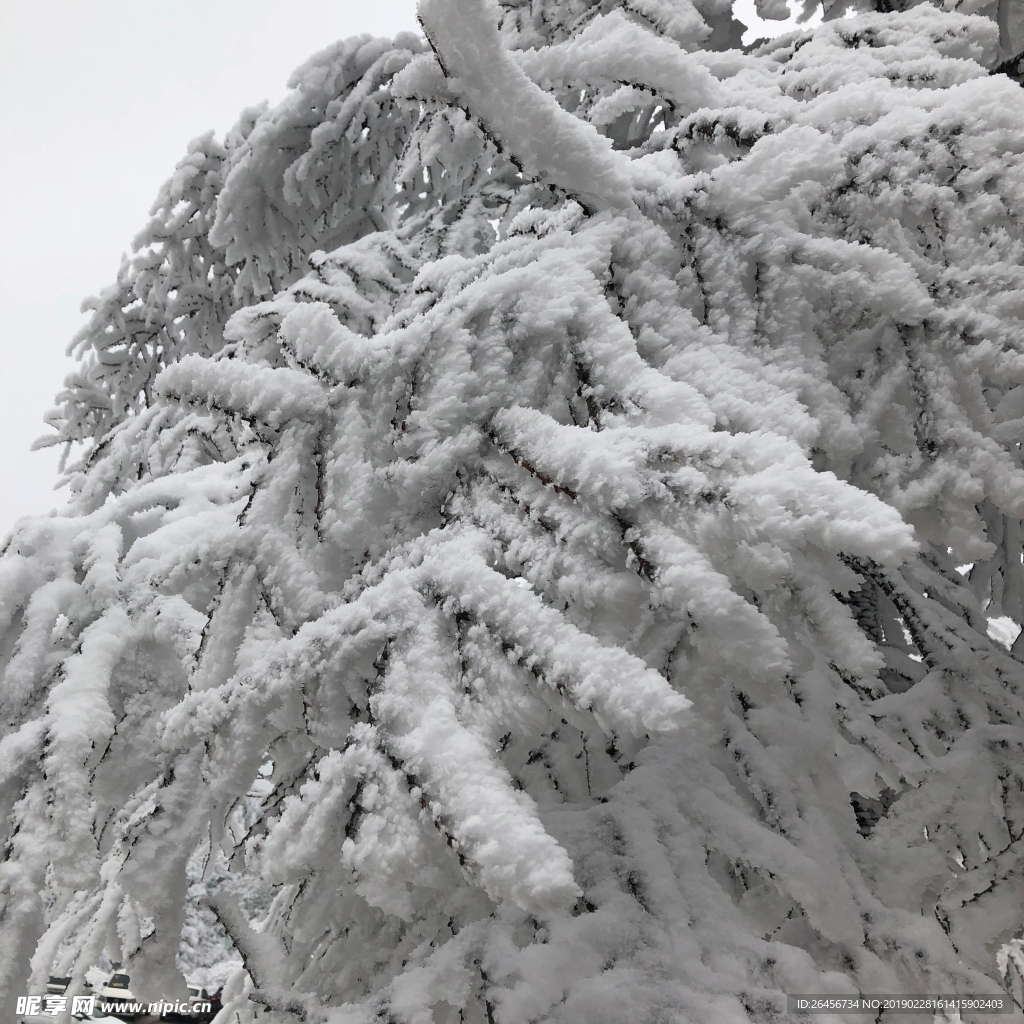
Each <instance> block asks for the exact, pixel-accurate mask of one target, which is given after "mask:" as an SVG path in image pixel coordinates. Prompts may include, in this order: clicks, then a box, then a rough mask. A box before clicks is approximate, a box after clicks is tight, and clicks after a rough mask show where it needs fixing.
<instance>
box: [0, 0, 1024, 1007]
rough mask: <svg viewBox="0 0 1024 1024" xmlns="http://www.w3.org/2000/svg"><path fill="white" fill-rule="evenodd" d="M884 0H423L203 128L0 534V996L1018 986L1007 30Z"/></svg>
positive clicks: (1017, 222) (343, 1002)
mask: <svg viewBox="0 0 1024 1024" xmlns="http://www.w3.org/2000/svg"><path fill="white" fill-rule="evenodd" d="M876 6H878V7H881V6H882V4H881V3H879V4H877V5H876V4H862V5H861V7H864V8H865V10H863V11H860V12H859V13H858V14H856V15H855V16H852V17H847V18H838V17H833V18H830V19H829V20H826V21H825V22H824V23H823V24H822V25H821V26H819V27H818V28H817V29H814V30H808V31H802V32H798V33H794V34H790V35H787V36H784V37H781V38H779V39H777V40H775V41H772V42H769V43H763V44H760V45H759V46H757V47H756V48H754V49H752V50H750V51H749V52H747V51H744V50H743V49H742V48H741V47H740V46H739V33H740V32H741V31H742V27H741V26H740V25H739V24H738V23H737V22H736V21H735V19H734V18H733V17H732V15H731V11H730V3H729V2H728V0H631V2H630V3H625V2H619V0H602V2H599V3H593V2H590V0H529V2H526V0H504V2H502V3H500V4H499V3H495V2H494V0H422V2H421V4H420V9H419V10H420V17H421V23H422V27H423V32H424V38H422V39H421V38H419V37H415V36H412V35H404V36H400V37H399V38H397V39H395V40H394V41H383V40H376V39H370V38H368V37H361V38H358V39H353V40H348V41H346V42H343V43H340V44H337V45H335V46H332V47H329V48H328V49H326V50H323V51H322V52H321V53H319V54H317V55H316V56H315V57H314V58H313V59H312V60H311V61H310V62H308V63H307V64H306V65H304V66H303V67H302V68H300V69H299V70H298V71H297V72H296V73H295V76H294V78H293V80H292V83H291V86H292V92H291V94H290V95H289V97H288V98H287V99H286V100H285V101H284V102H283V103H282V104H281V105H280V106H278V107H277V108H275V109H253V110H250V111H247V112H245V113H244V114H243V116H242V118H241V121H240V123H239V125H238V127H237V128H236V129H235V130H234V131H232V132H231V133H230V134H229V135H228V137H227V138H226V139H225V140H224V141H223V142H218V141H217V140H215V139H214V138H213V137H212V136H204V137H202V138H200V139H198V140H197V141H195V142H194V143H193V144H192V146H191V147H190V150H189V153H188V154H187V156H186V157H185V159H184V160H183V161H182V163H181V164H180V165H179V167H178V169H177V170H176V172H175V174H174V176H173V177H172V178H171V180H170V181H169V183H168V184H167V186H166V187H165V189H164V190H163V192H162V193H161V195H160V196H159V198H158V200H157V202H156V204H155V206H154V216H153V220H152V221H151V223H150V225H149V227H148V228H147V229H146V230H145V231H144V232H143V234H142V235H140V236H139V238H138V239H137V240H136V247H135V253H134V256H133V257H132V259H131V260H130V261H128V262H127V263H126V264H125V266H124V267H123V269H122V272H121V274H120V276H119V279H118V282H117V284H116V285H115V286H114V287H113V288H112V289H111V290H109V291H108V292H106V293H104V295H102V296H101V297H100V298H99V299H98V300H95V303H94V312H93V316H92V319H91V321H90V323H89V325H88V327H87V328H86V329H85V330H84V331H83V332H82V334H81V335H80V336H79V338H78V339H77V340H76V342H75V344H76V346H77V351H78V353H79V357H80V368H79V370H78V371H77V373H76V374H75V375H73V376H72V377H71V378H69V380H68V382H67V387H66V390H65V391H64V392H63V393H62V394H61V396H60V397H59V403H60V404H59V407H58V408H57V409H56V410H55V411H54V412H53V413H51V415H50V422H51V424H52V425H53V427H54V428H55V430H56V434H55V435H54V437H53V438H52V440H54V441H55V442H57V443H64V444H66V445H67V446H68V449H69V451H70V452H71V453H72V455H73V458H71V461H70V462H68V463H67V464H66V469H67V476H68V480H69V482H70V485H71V491H72V499H71V501H70V503H69V505H68V507H67V508H66V509H65V510H64V511H62V512H60V513H58V514H55V515H53V516H50V517H46V518H39V519H32V520H26V521H22V522H21V523H20V524H19V525H18V527H17V528H16V530H15V531H14V533H13V535H12V536H11V537H10V538H9V539H8V541H7V543H6V547H5V548H4V553H3V557H2V559H0V622H2V639H0V666H2V669H3V684H2V689H0V705H2V712H3V737H2V739H0V799H2V810H3V815H2V819H3V822H4V824H3V826H2V827H3V828H4V829H5V830H6V831H5V834H4V842H5V854H6V856H5V859H4V861H3V863H2V864H0V950H2V955H0V977H2V979H3V981H2V983H0V988H3V989H4V990H5V991H7V992H8V993H10V992H17V991H24V990H26V988H25V987H26V985H28V986H29V988H28V990H29V991H32V990H34V988H35V989H37V988H38V986H39V983H40V980H41V979H43V978H44V977H45V975H47V974H48V973H50V972H51V971H53V970H57V971H59V973H62V974H69V975H71V976H72V977H73V978H74V979H76V980H75V982H74V983H73V984H78V983H79V981H80V979H81V978H82V977H83V976H84V974H85V972H87V971H88V970H89V969H90V968H92V967H93V966H94V965H95V964H97V963H99V962H100V961H101V960H102V958H103V957H104V956H105V955H106V956H108V957H112V958H114V959H120V960H122V961H123V962H124V963H125V965H126V969H127V970H129V972H130V974H131V978H132V988H133V991H135V992H136V993H137V994H140V995H143V996H146V997H151V998H154V999H155V998H158V997H162V996H163V997H170V996H174V995H175V994H179V993H180V992H181V991H182V989H181V985H182V982H181V976H180V973H179V968H180V963H181V961H180V960H179V959H178V957H179V951H180V945H181V942H182V936H183V928H184V934H185V936H186V939H188V937H189V936H193V937H194V936H196V935H201V934H212V932H213V925H214V922H215V921H216V922H219V927H220V928H222V929H223V932H221V935H222V936H224V935H226V937H227V938H226V939H225V943H227V940H228V939H229V940H230V944H231V945H233V947H234V949H235V950H236V952H237V955H238V956H240V957H241V960H242V963H243V964H244V970H239V971H238V972H237V973H236V975H235V976H234V978H233V979H232V981H231V982H230V983H229V985H228V988H227V990H226V994H225V1011H224V1015H223V1017H222V1018H221V1020H230V1021H237V1022H249V1021H261V1022H274V1024H284V1022H291V1021H297V1020H302V1021H307V1022H310V1024H312V1022H319V1024H328V1022H329V1024H370V1022H379V1021H386V1022H391V1024H427V1022H433V1024H454V1022H456V1021H458V1022H462V1024H527V1022H541V1021H543V1022H551V1024H554V1022H558V1024H584V1022H585V1024H600V1022H630V1024H654V1022H656V1021H673V1022H684V1021H686V1022H689V1021H693V1022H701V1024H719V1022H722V1024H726V1022H728V1024H733V1022H740V1021H748V1020H754V1021H763V1020H769V1019H773V1018H778V1017H782V1016H784V1015H785V1014H786V1000H785V994H786V993H787V992H788V993H796V992H827V993H834V994H851V993H856V992H857V991H861V992H894V993H896V992H947V993H948V992H953V991H960V992H965V991H971V992H976V993H993V992H999V991H1001V985H1002V984H1003V978H1004V976H1005V977H1006V979H1007V983H1008V984H1010V986H1011V987H1013V986H1014V985H1016V989H1015V991H1016V992H1017V994H1018V998H1019V978H1020V976H1021V975H1020V963H1021V953H1020V936H1021V932H1020V931H1019V929H1020V926H1021V924H1022V922H1024V906H1022V903H1024V840H1022V836H1024V721H1022V714H1024V666H1022V664H1021V661H1022V657H1021V655H1022V651H1021V649H1020V648H1021V646H1022V645H1021V644H1018V645H1015V648H1014V650H1011V651H1008V650H1006V649H1005V647H1003V646H1002V645H1001V644H1000V643H998V642H996V641H995V640H994V639H992V638H991V637H989V636H988V624H989V620H990V619H991V618H993V617H999V616H1006V617H1009V618H1011V619H1013V620H1016V621H1017V622H1018V623H1019V622H1020V621H1021V620H1022V618H1024V567H1022V562H1021V554H1022V542H1024V526H1022V518H1024V467H1022V463H1021V442H1022V441H1024V340H1022V339H1024V332H1022V327H1024V269H1022V266H1024V237H1022V228H1024V160H1022V153H1024V91H1022V90H1021V88H1020V86H1019V85H1018V84H1017V83H1016V82H1015V81H1014V80H1012V79H1011V78H1010V77H1008V76H1007V75H1006V74H1003V73H991V72H993V70H994V69H996V68H998V67H1001V66H1004V65H1006V64H1007V62H1008V61H1010V60H1011V59H1012V58H1013V56H1014V53H1015V52H1016V50H1015V49H1014V40H1015V36H1014V33H1016V32H1017V31H1018V29H1019V25H1018V24H1017V22H1018V21H1019V19H1017V20H1014V19H1015V18H1016V14H1014V18H1010V17H1009V14H1008V13H1007V12H1010V13H1013V11H1012V9H1011V7H1010V5H1007V4H1006V3H1005V2H1003V0H1000V2H999V3H987V4H986V3H984V2H980V3H979V2H974V0H963V2H960V3H954V2H951V0H950V2H946V3H944V4H935V5H932V4H929V3H920V4H914V3H910V2H904V3H895V2H893V3H889V4H888V5H887V6H888V7H890V8H893V10H890V11H888V12H885V11H878V10H874V9H873V8H875V7H876ZM869 8H870V9H869ZM761 10H762V12H763V13H764V14H766V15H769V16H776V17H777V16H783V15H784V14H785V5H784V4H779V3H762V5H761ZM837 13H841V12H837V11H835V10H833V9H832V6H830V7H829V9H828V10H827V11H826V14H828V15H836V14H837ZM1020 48H1021V47H1020V46H1018V47H1017V50H1019V49H1020ZM1011 70H1012V69H1011ZM197 915H200V916H197ZM202 915H205V916H202ZM211 915H213V916H211ZM209 941H211V942H213V941H214V940H213V939H210V940H209ZM225 948H227V945H225ZM188 962H189V963H199V962H203V963H207V962H208V960H203V958H202V957H196V956H192V957H191V959H190V960H189V961H188ZM29 978H31V979H32V980H31V981H28V980H27V979H29ZM33 987H34V988H33ZM819 1019H820V1020H821V1021H822V1022H823V1024H824V1022H825V1021H828V1020H830V1019H831V1020H837V1019H842V1018H841V1017H840V1016H838V1015H837V1016H833V1017H831V1018H830V1017H828V1016H822V1017H820V1018H819ZM854 1019H861V1018H854Z"/></svg>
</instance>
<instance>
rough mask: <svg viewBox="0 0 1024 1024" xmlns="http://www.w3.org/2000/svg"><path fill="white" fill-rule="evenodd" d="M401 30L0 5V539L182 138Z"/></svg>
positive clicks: (365, 6) (337, 13) (366, 23)
mask: <svg viewBox="0 0 1024 1024" xmlns="http://www.w3.org/2000/svg"><path fill="white" fill-rule="evenodd" d="M752 7H753V0H743V2H741V3H740V8H742V10H741V15H742V16H743V20H744V21H748V20H749V19H750V14H749V11H750V10H751V9H752ZM784 28H785V26H782V25H779V24H777V23H776V24H774V25H772V26H770V30H771V34H775V33H777V32H779V31H782V30H783V29H784ZM408 29H412V30H415V29H416V22H415V0H244V2H242V0H173V2H171V3H165V4H157V3H139V2H138V0H134V2H130V3H129V2H127V0H34V2H33V3H17V2H15V0H0V124H2V126H3V134H2V136H0V138H2V142H0V161H2V163H0V242H2V244H0V310H2V311H3V319H2V321H0V538H2V536H3V535H4V534H6V533H7V531H8V530H9V528H10V526H11V525H12V524H13V522H14V520H15V519H16V518H17V517H18V516H21V515H25V514H29V513H40V512H46V511H48V510H49V509H50V508H52V507H53V506H54V505H56V504H60V503H62V502H63V495H62V493H61V492H56V493H55V492H54V491H53V489H52V488H53V483H54V481H55V480H56V466H57V455H56V450H55V449H47V450H44V451H41V452H31V451H29V446H30V445H31V443H32V441H33V440H34V439H35V438H36V437H38V436H40V435H41V434H42V433H44V432H45V431H46V428H45V426H44V424H43V422H42V417H43V415H44V413H45V412H46V410H47V409H49V408H50V406H51V405H52V400H53V396H54V395H55V394H56V393H57V391H58V390H59V388H60V385H61V382H62V381H63V379H64V376H65V375H66V374H67V372H68V371H69V369H70V367H71V363H70V361H69V360H68V359H66V358H65V356H64V349H65V346H66V345H67V342H68V341H69V339H70V338H71V336H72V335H73V334H74V333H75V331H76V330H77V329H78V328H79V326H80V325H81V324H82V323H83V321H84V318H83V316H82V315H81V314H80V313H79V306H80V304H81V301H82V299H83V298H84V297H85V296H87V295H92V294H95V293H96V292H98V291H99V290H100V289H102V288H103V287H105V286H106V285H108V284H110V283H112V282H113V280H114V279H115V276H116V274H117V268H118V264H119V262H120V257H121V253H122V252H125V251H126V250H127V249H128V247H129V245H130V242H131V239H132V237H133V236H134V234H135V233H136V232H137V231H138V230H139V229H140V228H141V227H142V226H143V225H144V224H145V223H146V220H147V214H148V211H149V206H150V203H151V202H152V200H153V198H154V197H155V196H156V193H157V190H158V189H159V187H160V185H161V183H162V182H163V181H164V180H165V179H166V178H167V177H168V176H169V175H170V173H171V171H172V170H173V169H174V165H175V163H176V162H177V161H178V159H179V158H180V156H181V155H182V154H183V153H184V151H185V146H186V144H187V143H188V141H189V139H191V138H193V137H195V136H196V135H200V134H202V132H204V131H206V130H208V129H210V128H213V129H215V130H216V131H217V133H218V134H223V133H224V132H225V131H226V130H227V129H228V128H230V127H231V125H232V124H234V122H235V119H236V117H237V115H238V112H239V111H240V110H241V109H242V108H243V107H246V106H250V105H252V104H254V103H257V102H259V101H260V100H263V99H269V100H270V101H271V102H274V101H276V100H279V99H280V98H281V97H282V96H283V95H284V93H285V83H286V81H287V79H288V76H289V74H290V73H291V71H292V70H293V68H295V67H296V66H298V65H299V64H300V63H302V62H303V61H304V60H305V59H306V58H307V57H308V56H309V55H310V54H312V53H313V52H315V51H316V50H319V49H321V48H323V47H324V46H327V45H328V44H330V43H332V42H333V41H334V40H336V39H338V38H341V37H342V36H346V35H354V34H356V33H360V32H372V33H374V34H375V35H394V34H395V33H396V32H399V31H402V30H408ZM758 34H768V33H767V32H764V31H761V32H758ZM748 35H749V33H748Z"/></svg>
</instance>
